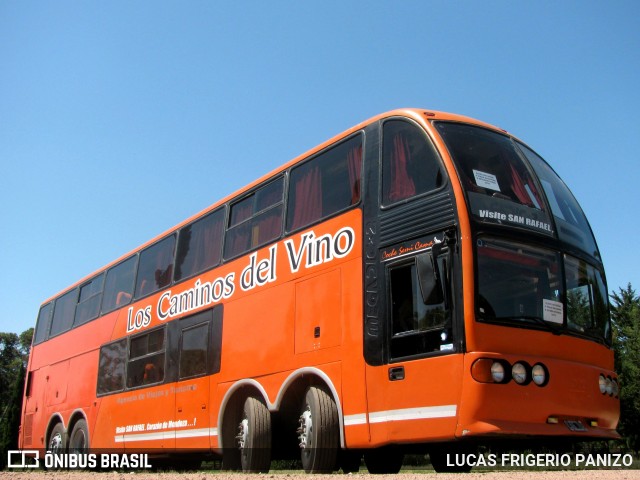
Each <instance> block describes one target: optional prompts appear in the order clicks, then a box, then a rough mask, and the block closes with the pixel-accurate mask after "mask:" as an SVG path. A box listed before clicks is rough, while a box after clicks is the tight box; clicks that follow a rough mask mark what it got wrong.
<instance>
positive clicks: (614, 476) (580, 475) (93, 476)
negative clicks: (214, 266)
mask: <svg viewBox="0 0 640 480" xmlns="http://www.w3.org/2000/svg"><path fill="white" fill-rule="evenodd" d="M341 476H342V475H341V474H335V475H312V476H310V475H305V474H304V473H297V472H275V473H266V474H253V475H248V474H243V473H228V472H211V471H203V472H198V473H142V472H141V473H122V472H62V471H58V472H43V471H30V472H6V471H5V472H0V478H1V479H3V480H207V479H215V480H244V479H247V480H265V479H275V480H303V479H306V480H336V479H339V478H340V477H341ZM348 477H349V479H350V480H429V479H433V480H436V479H437V480H453V479H460V478H464V479H465V480H540V479H545V480H546V479H560V480H640V470H618V469H616V470H582V471H545V472H541V471H537V472H530V471H523V470H502V471H494V472H479V473H458V474H451V473H434V472H433V471H426V472H424V473H400V474H398V475H369V474H366V473H357V474H349V475H348Z"/></svg>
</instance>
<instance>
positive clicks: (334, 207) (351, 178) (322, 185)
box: [287, 135, 362, 232]
mask: <svg viewBox="0 0 640 480" xmlns="http://www.w3.org/2000/svg"><path fill="white" fill-rule="evenodd" d="M361 169H362V135H358V136H356V137H353V138H351V139H349V140H347V141H346V142H343V143H341V144H339V145H337V146H335V147H332V148H331V149H330V150H327V151H326V152H323V153H321V154H320V155H318V156H317V157H315V158H312V159H311V160H309V161H308V162H305V163H303V164H302V165H300V166H299V167H296V168H294V169H293V170H292V171H291V180H290V182H289V200H288V210H287V231H289V232H290V231H293V230H297V229H299V228H303V227H306V226H307V225H310V224H312V223H314V222H316V221H318V220H321V219H322V218H326V217H329V216H330V215H333V214H334V213H337V212H340V211H342V210H345V209H346V208H349V207H350V206H351V205H355V204H356V203H358V202H359V200H360V175H361Z"/></svg>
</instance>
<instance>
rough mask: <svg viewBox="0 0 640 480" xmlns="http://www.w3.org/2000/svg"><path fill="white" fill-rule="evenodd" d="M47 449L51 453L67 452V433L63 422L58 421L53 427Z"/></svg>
mask: <svg viewBox="0 0 640 480" xmlns="http://www.w3.org/2000/svg"><path fill="white" fill-rule="evenodd" d="M47 451H49V452H51V453H66V452H67V435H66V433H65V431H64V427H63V426H62V424H61V423H56V424H55V426H54V427H53V428H52V429H51V434H49V440H48V441H47Z"/></svg>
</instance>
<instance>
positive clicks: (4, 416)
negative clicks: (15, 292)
mask: <svg viewBox="0 0 640 480" xmlns="http://www.w3.org/2000/svg"><path fill="white" fill-rule="evenodd" d="M32 337H33V328H30V329H28V330H26V331H24V332H22V333H21V334H20V335H17V334H15V333H0V392H3V394H2V395H0V453H1V454H2V455H1V458H0V467H3V466H4V463H5V460H6V455H5V452H6V451H7V450H10V449H14V448H16V447H17V445H18V428H19V425H20V412H21V409H22V392H23V390H24V378H25V371H26V368H27V362H28V360H29V349H30V347H31V339H32Z"/></svg>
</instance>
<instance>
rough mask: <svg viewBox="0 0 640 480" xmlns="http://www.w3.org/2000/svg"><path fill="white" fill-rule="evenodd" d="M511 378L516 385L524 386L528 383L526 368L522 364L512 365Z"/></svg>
mask: <svg viewBox="0 0 640 480" xmlns="http://www.w3.org/2000/svg"><path fill="white" fill-rule="evenodd" d="M511 376H512V377H513V380H514V381H515V382H516V383H517V384H518V385H525V384H527V383H529V382H528V381H527V380H528V377H529V375H528V373H527V367H526V366H525V365H524V364H523V363H522V362H516V363H514V364H513V367H511Z"/></svg>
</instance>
